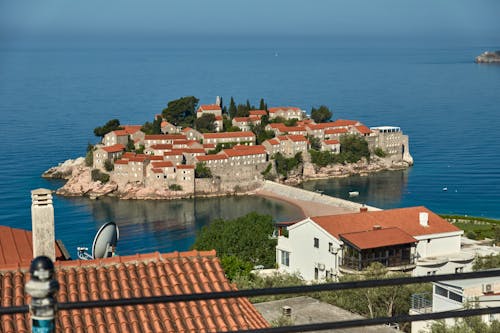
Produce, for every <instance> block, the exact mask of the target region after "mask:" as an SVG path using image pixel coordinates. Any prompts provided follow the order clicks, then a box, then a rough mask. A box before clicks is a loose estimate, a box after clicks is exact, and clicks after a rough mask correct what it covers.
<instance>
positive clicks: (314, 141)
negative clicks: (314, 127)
mask: <svg viewBox="0 0 500 333" xmlns="http://www.w3.org/2000/svg"><path fill="white" fill-rule="evenodd" d="M308 139H309V143H310V145H311V149H314V150H321V140H320V139H319V138H318V137H316V136H309V137H308Z"/></svg>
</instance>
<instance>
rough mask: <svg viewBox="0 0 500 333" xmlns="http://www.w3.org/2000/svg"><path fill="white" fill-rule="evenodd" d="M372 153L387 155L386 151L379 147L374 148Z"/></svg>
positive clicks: (381, 155)
mask: <svg viewBox="0 0 500 333" xmlns="http://www.w3.org/2000/svg"><path fill="white" fill-rule="evenodd" d="M373 153H374V154H375V155H377V156H378V157H386V156H387V153H386V152H385V151H384V150H383V149H382V148H380V147H377V148H375V150H374V151H373Z"/></svg>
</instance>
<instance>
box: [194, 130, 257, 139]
mask: <svg viewBox="0 0 500 333" xmlns="http://www.w3.org/2000/svg"><path fill="white" fill-rule="evenodd" d="M203 137H204V138H205V139H220V138H241V137H252V138H254V137H255V134H253V132H250V131H246V132H222V133H205V134H203Z"/></svg>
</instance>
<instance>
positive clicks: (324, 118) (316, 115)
mask: <svg viewBox="0 0 500 333" xmlns="http://www.w3.org/2000/svg"><path fill="white" fill-rule="evenodd" d="M332 115H333V114H332V112H331V111H330V109H329V108H328V107H327V106H325V105H321V106H320V107H319V108H317V109H316V108H312V109H311V118H312V119H313V120H314V121H315V122H316V123H326V122H328V121H330V120H331V119H332Z"/></svg>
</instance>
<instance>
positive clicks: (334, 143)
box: [323, 140, 340, 145]
mask: <svg viewBox="0 0 500 333" xmlns="http://www.w3.org/2000/svg"><path fill="white" fill-rule="evenodd" d="M323 142H324V143H325V144H327V145H338V144H340V141H339V140H325V141H323Z"/></svg>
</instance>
